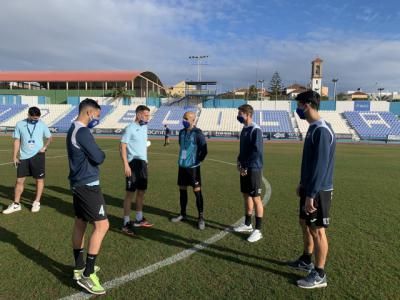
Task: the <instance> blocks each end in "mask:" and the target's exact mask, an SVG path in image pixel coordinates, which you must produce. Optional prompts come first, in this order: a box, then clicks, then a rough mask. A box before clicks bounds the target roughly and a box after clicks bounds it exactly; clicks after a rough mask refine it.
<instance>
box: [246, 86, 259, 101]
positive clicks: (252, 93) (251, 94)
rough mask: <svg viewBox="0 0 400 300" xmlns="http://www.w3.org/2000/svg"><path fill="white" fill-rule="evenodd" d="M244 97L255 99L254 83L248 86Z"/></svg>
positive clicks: (255, 89)
mask: <svg viewBox="0 0 400 300" xmlns="http://www.w3.org/2000/svg"><path fill="white" fill-rule="evenodd" d="M246 98H247V99H249V100H257V88H256V86H255V85H254V84H253V85H251V86H250V87H249V90H248V91H247V95H246Z"/></svg>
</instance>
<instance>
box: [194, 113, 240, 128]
mask: <svg viewBox="0 0 400 300" xmlns="http://www.w3.org/2000/svg"><path fill="white" fill-rule="evenodd" d="M237 113H238V110H237V109H235V108H203V109H202V110H201V113H200V116H199V118H198V121H197V125H196V126H197V127H198V128H200V129H201V130H203V131H234V132H237V131H240V130H241V129H242V125H241V124H240V123H239V122H238V121H237V119H236V116H237Z"/></svg>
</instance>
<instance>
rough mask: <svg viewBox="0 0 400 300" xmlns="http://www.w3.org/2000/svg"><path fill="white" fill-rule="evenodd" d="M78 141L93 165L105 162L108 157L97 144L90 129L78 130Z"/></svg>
mask: <svg viewBox="0 0 400 300" xmlns="http://www.w3.org/2000/svg"><path fill="white" fill-rule="evenodd" d="M76 141H77V143H78V145H79V146H80V147H81V148H82V150H83V151H84V152H85V154H86V155H87V156H88V159H89V160H90V161H91V162H92V163H93V164H95V165H100V164H102V163H103V162H104V160H105V158H106V155H105V154H104V152H103V151H102V150H101V149H100V148H99V146H98V145H97V144H96V141H95V140H94V137H93V135H92V134H91V133H90V131H89V129H88V128H86V127H82V128H80V129H79V130H78V132H77V133H76Z"/></svg>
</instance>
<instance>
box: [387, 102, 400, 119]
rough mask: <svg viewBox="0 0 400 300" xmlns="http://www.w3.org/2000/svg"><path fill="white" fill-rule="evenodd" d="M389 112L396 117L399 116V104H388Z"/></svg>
mask: <svg viewBox="0 0 400 300" xmlns="http://www.w3.org/2000/svg"><path fill="white" fill-rule="evenodd" d="M389 110H390V112H391V113H394V114H395V115H397V116H400V102H390V106H389Z"/></svg>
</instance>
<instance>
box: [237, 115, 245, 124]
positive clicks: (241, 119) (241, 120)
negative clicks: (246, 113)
mask: <svg viewBox="0 0 400 300" xmlns="http://www.w3.org/2000/svg"><path fill="white" fill-rule="evenodd" d="M236 119H237V120H238V121H239V123H241V124H243V123H244V117H243V116H241V115H238V116H237V117H236Z"/></svg>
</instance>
